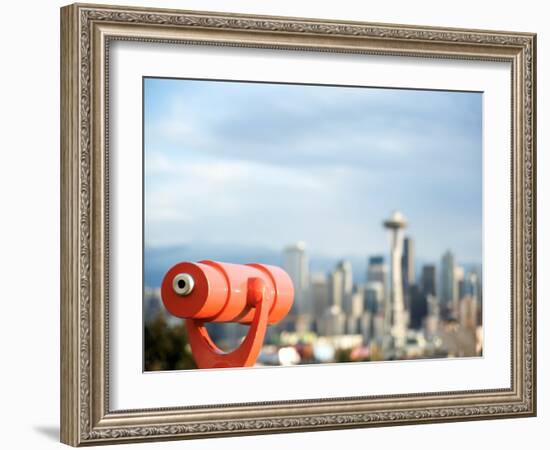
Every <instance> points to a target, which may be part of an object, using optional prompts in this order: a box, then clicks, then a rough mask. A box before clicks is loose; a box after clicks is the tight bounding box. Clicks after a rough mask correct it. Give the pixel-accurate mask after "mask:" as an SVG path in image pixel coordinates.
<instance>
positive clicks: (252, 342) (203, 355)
mask: <svg viewBox="0 0 550 450" xmlns="http://www.w3.org/2000/svg"><path fill="white" fill-rule="evenodd" d="M161 296H162V301H163V303H164V306H165V307H166V309H167V310H168V311H169V312H170V313H171V314H173V315H174V316H177V317H181V318H183V319H186V321H185V325H186V328H187V335H188V338H189V343H190V345H191V351H192V353H193V359H194V360H195V363H196V364H197V367H199V368H200V369H209V368H215V367H218V368H219V367H248V366H252V365H254V363H255V362H256V358H257V357H258V354H259V353H260V350H261V348H262V345H263V341H264V337H265V333H266V330H267V326H268V325H273V324H275V323H277V322H279V321H280V320H282V319H283V318H284V317H285V316H286V315H287V314H288V312H289V311H290V308H291V307H292V303H293V300H294V288H293V286H292V281H291V279H290V277H289V276H288V274H287V273H286V272H285V271H284V270H283V269H281V268H279V267H276V266H268V265H264V264H228V263H220V262H216V261H200V262H198V263H192V262H181V263H178V264H176V265H175V266H173V267H172V268H171V269H170V270H169V271H168V272H166V275H165V276H164V279H163V280H162V286H161ZM205 322H238V323H241V324H250V328H249V330H248V334H247V335H246V337H245V338H244V340H243V341H242V343H241V345H240V346H239V347H238V348H237V349H235V350H233V351H232V352H229V353H224V352H223V351H222V350H220V349H219V348H218V347H217V346H216V344H215V343H214V342H213V341H212V339H210V336H209V335H208V331H207V330H206V327H205V325H204V324H205Z"/></svg>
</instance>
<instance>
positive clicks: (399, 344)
mask: <svg viewBox="0 0 550 450" xmlns="http://www.w3.org/2000/svg"><path fill="white" fill-rule="evenodd" d="M406 226H407V222H406V220H405V217H404V216H403V214H401V213H400V212H399V211H394V212H393V214H392V215H391V217H390V218H388V219H387V220H385V221H384V227H385V228H386V229H387V230H389V232H390V236H391V245H390V249H391V251H390V255H391V278H390V279H391V283H390V304H391V317H389V318H388V314H386V325H388V323H390V324H391V337H392V344H393V347H394V348H395V350H396V351H397V352H400V351H402V350H403V349H404V348H405V344H406V337H407V316H406V312H405V303H404V299H403V277H402V273H401V257H402V250H403V229H404V228H405V227H406ZM388 312H389V311H388Z"/></svg>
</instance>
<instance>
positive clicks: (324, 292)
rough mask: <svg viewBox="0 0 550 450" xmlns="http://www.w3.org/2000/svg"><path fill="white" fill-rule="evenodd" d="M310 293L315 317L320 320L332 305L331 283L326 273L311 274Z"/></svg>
mask: <svg viewBox="0 0 550 450" xmlns="http://www.w3.org/2000/svg"><path fill="white" fill-rule="evenodd" d="M309 293H310V300H311V306H312V308H311V309H312V313H313V318H314V319H315V320H316V321H318V320H319V319H320V318H321V317H323V314H324V312H325V311H326V310H327V309H328V307H329V306H330V299H329V283H328V280H327V276H326V275H325V274H324V273H314V274H312V275H311V281H310V287H309Z"/></svg>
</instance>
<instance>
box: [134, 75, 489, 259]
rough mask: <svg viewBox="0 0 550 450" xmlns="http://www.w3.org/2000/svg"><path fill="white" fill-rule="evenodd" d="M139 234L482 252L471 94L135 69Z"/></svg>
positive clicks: (185, 240) (189, 240) (424, 252)
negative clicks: (393, 222) (399, 229)
mask: <svg viewBox="0 0 550 450" xmlns="http://www.w3.org/2000/svg"><path fill="white" fill-rule="evenodd" d="M144 83H145V86H144V95H145V99H144V100H145V102H144V105H145V109H144V131H145V147H144V148H145V156H144V163H145V229H144V237H145V246H146V248H159V247H173V246H185V245H193V246H194V247H195V248H196V247H200V246H201V245H204V246H205V248H207V247H208V248H211V247H212V246H220V247H226V246H227V247H242V248H255V247H256V248H265V249H271V250H274V251H280V250H281V249H282V248H283V247H284V246H286V245H288V244H290V243H294V242H296V241H299V240H302V241H305V242H306V244H307V246H308V249H309V251H310V252H311V253H312V254H318V255H324V256H328V257H335V258H337V257H342V256H349V255H355V256H361V257H363V256H364V255H369V254H375V253H383V254H386V253H388V251H389V248H388V247H389V241H388V237H387V235H386V232H385V231H384V229H383V228H382V225H381V223H382V221H383V219H384V218H386V217H387V216H389V215H390V213H391V212H392V210H394V209H399V210H400V211H402V212H403V214H404V215H405V216H406V217H407V219H408V221H409V227H408V229H407V234H410V235H411V236H413V238H414V239H415V247H416V253H417V255H418V257H420V258H423V259H424V260H433V261H434V262H436V261H439V259H440V257H441V254H442V253H443V252H444V251H445V250H446V249H448V248H449V249H452V250H453V251H454V252H455V254H456V255H457V258H458V260H459V261H467V262H475V263H479V262H481V237H482V235H481V233H482V228H481V226H482V179H481V174H482V94H481V93H463V92H441V91H416V90H398V89H373V88H363V87H360V88H357V87H353V88H351V87H331V86H301V85H283V84H264V83H241V82H215V81H197V80H171V79H153V78H147V79H145V80H144Z"/></svg>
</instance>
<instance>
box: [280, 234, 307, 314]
mask: <svg viewBox="0 0 550 450" xmlns="http://www.w3.org/2000/svg"><path fill="white" fill-rule="evenodd" d="M284 268H285V270H286V271H287V273H288V275H289V276H290V279H291V280H292V283H293V284H294V303H293V305H292V310H291V315H296V314H297V313H309V312H310V305H309V304H308V303H309V302H308V291H309V261H308V257H307V254H306V246H305V244H304V243H303V242H297V243H296V244H294V245H289V246H288V247H286V248H285V250H284Z"/></svg>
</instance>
